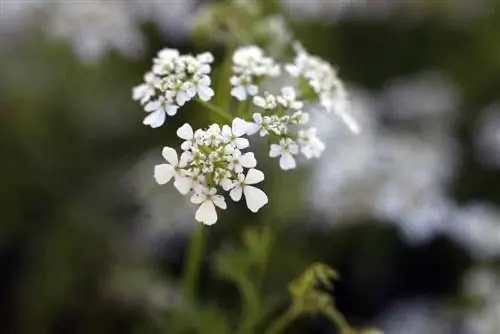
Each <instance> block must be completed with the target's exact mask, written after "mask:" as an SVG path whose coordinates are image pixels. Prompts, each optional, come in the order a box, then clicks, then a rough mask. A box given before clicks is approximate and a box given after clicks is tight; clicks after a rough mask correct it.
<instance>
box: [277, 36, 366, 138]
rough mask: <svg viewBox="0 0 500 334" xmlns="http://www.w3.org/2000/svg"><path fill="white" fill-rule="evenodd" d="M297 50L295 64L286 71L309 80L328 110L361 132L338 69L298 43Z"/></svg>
mask: <svg viewBox="0 0 500 334" xmlns="http://www.w3.org/2000/svg"><path fill="white" fill-rule="evenodd" d="M295 51H296V53H297V55H296V57H295V60H294V62H293V64H287V65H286V66H285V69H286V71H287V72H288V73H289V74H290V75H291V76H292V77H297V78H304V79H305V80H307V82H308V83H309V85H310V86H311V88H312V89H313V90H314V92H315V93H316V95H317V97H318V98H319V102H320V104H321V105H322V106H323V107H324V108H325V109H326V111H327V112H328V113H331V112H333V113H335V114H336V115H337V116H339V117H340V118H341V119H342V120H343V121H344V122H345V123H346V125H347V126H348V127H349V129H350V130H351V131H352V132H354V133H359V132H360V128H359V125H358V124H357V122H356V121H355V120H354V118H353V117H352V116H351V115H350V113H349V111H348V105H349V102H348V96H347V92H346V90H345V88H344V84H343V83H342V81H340V79H339V78H338V75H337V71H336V70H335V69H334V68H333V67H332V66H331V65H330V64H328V63H327V62H326V61H324V60H323V59H321V58H319V57H316V56H312V55H310V54H309V53H307V51H305V49H304V48H303V47H302V46H301V45H300V44H298V43H296V44H295Z"/></svg>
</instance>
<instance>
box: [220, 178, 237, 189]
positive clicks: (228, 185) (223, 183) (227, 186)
mask: <svg viewBox="0 0 500 334" xmlns="http://www.w3.org/2000/svg"><path fill="white" fill-rule="evenodd" d="M219 185H220V186H221V187H222V189H224V190H225V191H229V190H231V189H232V188H234V182H233V181H231V180H230V179H222V180H221V181H220V182H219Z"/></svg>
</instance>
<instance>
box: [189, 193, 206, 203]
mask: <svg viewBox="0 0 500 334" xmlns="http://www.w3.org/2000/svg"><path fill="white" fill-rule="evenodd" d="M206 199H207V197H206V196H205V195H201V194H194V195H193V196H191V203H193V204H201V203H203V202H204V201H205V200H206Z"/></svg>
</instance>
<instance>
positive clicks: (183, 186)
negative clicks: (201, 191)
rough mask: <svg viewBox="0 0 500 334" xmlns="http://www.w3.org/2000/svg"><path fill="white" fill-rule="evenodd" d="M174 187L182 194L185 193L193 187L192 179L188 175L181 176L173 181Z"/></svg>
mask: <svg viewBox="0 0 500 334" xmlns="http://www.w3.org/2000/svg"><path fill="white" fill-rule="evenodd" d="M174 187H176V188H177V190H178V191H179V192H180V193H181V194H182V195H186V194H187V193H188V192H189V191H190V190H191V188H192V187H193V180H192V179H191V178H189V177H186V176H184V177H181V178H179V179H177V180H175V182H174Z"/></svg>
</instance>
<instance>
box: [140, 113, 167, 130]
mask: <svg viewBox="0 0 500 334" xmlns="http://www.w3.org/2000/svg"><path fill="white" fill-rule="evenodd" d="M165 118H166V116H165V112H164V111H163V110H161V109H159V110H156V111H154V112H152V113H151V114H149V115H148V116H147V117H146V118H144V120H143V121H142V123H143V124H144V125H149V126H150V127H152V128H159V127H160V126H162V125H163V123H165Z"/></svg>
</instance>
